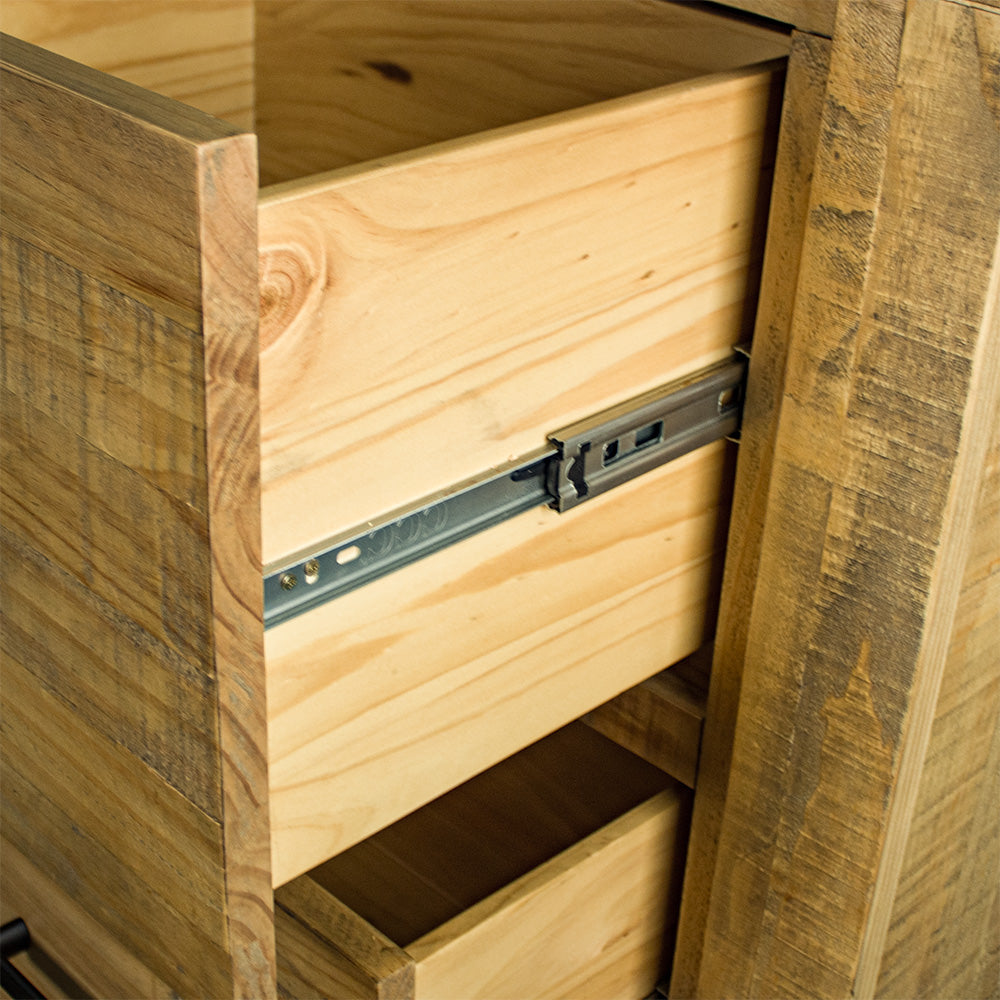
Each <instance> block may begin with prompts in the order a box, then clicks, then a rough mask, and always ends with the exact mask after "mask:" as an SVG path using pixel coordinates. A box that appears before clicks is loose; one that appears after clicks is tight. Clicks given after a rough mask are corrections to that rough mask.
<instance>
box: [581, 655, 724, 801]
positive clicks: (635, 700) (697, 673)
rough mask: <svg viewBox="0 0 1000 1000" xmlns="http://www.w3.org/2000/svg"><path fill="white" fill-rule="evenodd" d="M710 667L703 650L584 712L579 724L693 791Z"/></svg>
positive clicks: (709, 657) (710, 658) (709, 658)
mask: <svg viewBox="0 0 1000 1000" xmlns="http://www.w3.org/2000/svg"><path fill="white" fill-rule="evenodd" d="M711 663H712V647H711V646H710V645H707V646H703V647H702V648H701V649H699V650H697V651H696V652H694V653H692V654H691V655H690V656H686V657H685V658H684V659H683V660H681V661H680V662H679V663H675V664H674V665H673V666H672V667H670V669H669V670H663V671H661V672H660V673H658V674H656V676H654V677H650V678H649V680H648V681H643V683H642V684H637V685H636V686H635V687H631V688H629V689H628V690H627V691H623V692H622V693H621V694H620V695H618V697H617V698H613V699H612V700H611V701H608V702H605V703H604V704H603V705H600V706H599V707H597V708H595V709H594V710H593V711H592V712H588V713H587V714H586V715H585V716H584V717H583V721H584V722H586V723H587V725H588V726H591V727H592V728H594V729H596V730H597V731H598V732H599V733H601V734H603V735H604V736H607V737H608V739H611V740H614V741H615V742H616V743H620V744H621V745H622V746H623V747H626V748H628V749H629V750H631V751H632V753H634V754H637V755H638V756H639V757H642V758H643V759H644V760H648V761H649V762H650V763H651V764H655V765H656V766H657V767H658V768H660V769H661V770H663V771H666V772H667V774H669V775H671V776H672V777H674V778H676V779H677V780H678V781H680V782H683V783H684V784H685V785H687V787H688V788H694V787H695V782H696V780H697V777H698V759H699V757H700V754H701V735H702V728H703V726H704V723H705V702H706V699H707V696H708V677H709V672H710V668H711Z"/></svg>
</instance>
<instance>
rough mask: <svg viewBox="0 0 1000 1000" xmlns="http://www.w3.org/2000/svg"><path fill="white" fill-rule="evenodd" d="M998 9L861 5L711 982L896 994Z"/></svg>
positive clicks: (848, 28) (996, 106) (783, 471)
mask: <svg viewBox="0 0 1000 1000" xmlns="http://www.w3.org/2000/svg"><path fill="white" fill-rule="evenodd" d="M993 17H995V15H987V14H985V13H983V12H977V11H975V10H973V9H972V8H969V7H966V6H963V5H960V4H952V3H939V4H934V3H922V2H920V0H914V2H912V3H907V4H904V3H883V4H867V3H864V2H854V0H842V2H841V3H840V5H839V7H838V16H837V22H836V26H835V31H834V37H833V44H832V50H831V61H830V74H829V77H828V83H827V89H826V94H825V102H824V112H823V121H822V126H821V130H820V136H819V144H818V147H817V157H816V160H815V165H814V174H813V180H812V189H811V199H810V207H809V215H808V227H807V231H806V235H805V242H804V246H803V256H802V266H801V268H800V272H799V278H798V287H797V294H796V300H795V311H794V315H793V320H792V325H791V342H790V345H789V352H788V364H787V368H786V375H785V385H784V391H783V393H782V398H781V408H780V416H779V421H778V426H777V433H776V436H775V446H774V447H775V451H774V461H773V466H772V469H773V471H772V475H771V481H770V489H769V492H768V501H767V508H766V513H765V520H764V524H763V534H762V542H761V556H760V562H759V570H758V574H757V583H756V589H755V592H754V599H753V605H752V608H751V609H750V617H749V625H748V638H747V651H746V657H745V663H744V669H743V679H742V691H741V697H740V706H739V713H738V716H737V718H736V720H735V721H736V725H735V737H734V741H733V754H732V767H731V769H730V775H729V785H728V789H727V795H726V801H725V811H724V815H723V818H722V823H721V829H720V834H719V839H718V853H717V860H716V863H715V866H714V880H713V883H712V888H711V898H710V900H709V912H708V921H707V931H706V934H705V938H704V951H703V955H702V962H701V969H700V975H699V977H698V990H697V994H696V995H700V996H748V995H749V996H754V995H766V996H773V997H779V996H801V995H804V994H808V995H810V996H831V997H833V996H846V995H852V996H856V997H866V996H871V995H872V994H873V992H874V989H875V986H876V980H877V977H878V974H879V968H880V966H881V964H882V950H883V947H884V944H885V941H886V932H887V929H888V925H889V917H890V912H891V907H892V903H893V900H894V898H895V896H896V887H897V882H898V879H899V873H900V868H901V865H902V860H903V851H904V848H905V845H906V840H907V837H908V834H909V830H910V821H911V818H912V816H913V810H914V806H915V803H916V798H917V790H918V788H919V784H920V775H921V771H922V769H923V763H924V757H925V753H926V750H927V746H928V741H929V738H930V732H931V723H932V721H933V718H934V711H935V705H936V703H937V698H938V691H939V688H940V682H941V677H942V673H943V670H944V665H945V662H946V659H947V653H948V646H949V643H950V639H951V636H952V629H953V622H954V617H955V611H956V608H957V606H958V599H959V594H960V590H961V586H962V575H963V570H964V566H965V562H966V556H967V553H968V550H969V543H970V539H971V538H972V537H973V533H972V527H973V524H974V517H975V513H976V504H977V499H978V496H979V488H980V481H981V477H982V471H983V467H984V463H985V460H986V456H987V455H988V453H989V445H990V443H991V430H992V423H991V417H992V414H993V412H994V411H993V407H994V405H995V402H996V398H997V392H998V389H1000V328H998V325H997V319H996V308H997V297H998V296H997V289H998V285H997V280H998V272H997V268H998V265H1000V258H998V256H997V250H998V223H1000V142H998V141H997V140H998V135H1000V86H998V81H997V78H996V67H997V65H998V55H1000V50H998V47H997V44H996V42H997V36H996V33H995V32H994V31H993V29H992V27H991V26H990V25H988V24H987V22H988V21H991V18H993Z"/></svg>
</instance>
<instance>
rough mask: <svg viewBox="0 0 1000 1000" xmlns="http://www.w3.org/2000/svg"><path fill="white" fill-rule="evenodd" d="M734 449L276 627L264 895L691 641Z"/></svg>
mask: <svg viewBox="0 0 1000 1000" xmlns="http://www.w3.org/2000/svg"><path fill="white" fill-rule="evenodd" d="M727 448H728V446H725V445H724V444H722V443H720V444H717V445H714V446H710V447H708V448H705V449H702V450H700V451H698V452H695V453H692V454H691V455H688V456H686V457H685V458H682V459H679V460H678V461H677V462H675V463H672V464H670V465H669V466H666V467H664V468H662V469H659V470H657V471H655V472H651V473H649V474H648V475H646V476H643V477H641V478H640V479H638V480H635V481H634V482H632V483H629V484H627V485H625V486H622V487H619V488H618V489H616V490H614V491H612V492H609V493H606V494H604V495H603V496H600V497H597V498H596V499H594V500H593V501H591V502H589V503H587V504H585V505H583V506H581V507H579V508H577V509H576V510H574V511H571V512H570V513H569V514H567V515H563V516H560V515H558V514H556V513H555V512H553V511H550V510H548V509H546V508H540V509H539V510H538V511H535V512H530V513H528V514H524V515H521V516H520V517H517V518H514V519H512V520H510V521H508V522H506V523H505V524H502V525H499V526H497V527H495V528H492V529H490V530H489V531H488V532H483V533H482V534H480V535H478V536H475V537H473V538H470V539H467V540H466V541H464V542H462V543H460V544H458V545H455V546H452V547H451V548H449V549H446V550H443V551H441V552H438V553H436V554H435V555H433V556H431V557H429V558H427V559H424V560H422V561H421V562H420V563H416V564H414V565H412V566H409V567H407V568H405V569H403V570H401V571H399V572H398V573H395V574H393V575H391V576H389V577H385V578H384V579H382V580H379V581H377V582H376V583H373V584H370V585H369V586H366V587H362V588H360V589H359V590H356V591H354V592H352V593H350V594H346V595H344V596H343V597H340V598H338V599H337V600H336V601H333V602H331V603H329V604H327V605H325V606H323V607H321V608H317V609H315V610H314V611H312V612H310V613H309V614H307V615H302V616H300V617H299V618H296V619H293V620H292V621H289V622H286V623H284V624H282V625H279V626H276V627H275V628H271V629H268V631H267V634H266V637H265V646H266V653H267V661H268V734H269V745H270V759H271V768H270V774H271V828H272V841H273V844H274V860H273V866H274V878H275V884H276V885H280V884H282V883H283V882H284V881H287V880H288V879H290V878H292V877H294V876H295V875H297V874H298V873H299V872H302V871H305V870H306V869H308V868H311V867H313V866H314V865H316V864H318V863H319V862H321V861H324V860H325V859H326V858H328V857H331V856H332V855H334V854H335V853H337V852H338V851H340V850H343V849H344V848H346V847H347V846H349V845H350V844H352V843H355V842H357V841H358V840H360V839H362V838H363V837H366V836H368V835H369V834H371V833H373V832H374V831H375V830H377V829H379V828H381V827H383V826H385V825H386V824H388V823H390V822H392V821H394V820H396V819H398V818H399V817H400V816H402V815H404V814H405V813H407V812H409V811H410V810H412V809H414V808H416V807H417V806H419V805H422V804H423V803H424V802H427V801H428V800H430V799H431V798H434V797H435V796H437V795H440V794H441V793H443V792H445V791H447V790H448V789H449V788H452V787H454V786H455V785H457V784H458V783H459V782H461V781H464V780H466V779H467V778H469V777H470V776H471V775H473V774H475V773H477V772H479V771H481V770H483V769H485V768H486V767H489V766H491V765H492V764H494V763H496V762H497V761H498V760H501V759H503V758H504V757H507V756H508V755H510V754H512V753H514V752H515V751H517V750H519V749H520V748H521V747H523V746H526V745H527V744H529V743H531V742H533V741H534V740H537V739H539V738H541V737H542V736H544V735H545V734H546V733H549V732H551V731H553V730H554V729H557V728H558V727H560V726H563V725H565V724H567V723H568V722H570V721H571V720H572V719H574V718H576V717H578V716H580V715H581V714H583V713H584V712H586V711H588V710H589V709H592V708H594V707H596V706H597V705H599V704H601V703H603V702H604V701H607V700H608V699H609V698H611V697H614V696H615V695H617V694H619V693H620V692H621V691H622V690H624V689H625V688H628V687H631V686H632V685H634V684H637V683H639V682H640V681H642V680H644V679H645V678H647V677H649V676H651V675H652V674H654V673H656V672H657V671H659V670H661V669H663V666H664V664H667V663H672V662H675V661H676V660H678V659H680V658H681V657H683V656H685V655H687V654H688V653H690V652H692V651H693V650H695V649H697V648H698V647H699V646H700V645H702V643H703V642H705V641H706V639H707V638H708V634H707V630H708V628H709V627H710V625H709V623H710V622H711V620H712V616H713V610H712V604H713V594H714V592H715V587H716V585H717V583H716V576H715V566H716V565H717V562H716V560H717V556H716V555H714V554H713V553H716V552H718V551H719V549H718V548H717V547H718V546H719V545H720V543H721V540H722V537H723V535H724V532H725V530H726V521H725V511H726V509H727V503H728V501H727V497H728V494H729V487H728V484H727V478H728V475H729V472H728V470H727V461H726V450H727ZM372 788H378V789H379V795H378V796H377V797H373V796H372V794H371V789H372Z"/></svg>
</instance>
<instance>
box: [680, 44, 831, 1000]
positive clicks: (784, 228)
mask: <svg viewBox="0 0 1000 1000" xmlns="http://www.w3.org/2000/svg"><path fill="white" fill-rule="evenodd" d="M829 48H830V46H829V43H828V42H826V41H825V40H823V39H816V38H814V37H813V36H811V35H806V34H796V35H795V36H794V37H793V41H792V51H791V56H790V57H789V63H788V78H787V82H786V85H785V95H784V103H783V106H782V120H781V133H780V137H779V143H778V159H777V165H776V169H775V177H774V188H773V191H772V195H771V209H770V218H769V220H768V229H767V232H768V240H767V251H766V253H765V256H764V270H763V275H762V282H761V294H760V305H759V307H758V311H757V319H756V326H755V330H754V336H753V351H752V356H751V359H750V368H749V374H748V384H747V398H746V401H745V404H744V412H743V426H742V429H741V431H740V447H739V451H738V458H737V466H736V477H737V478H736V482H737V484H738V486H737V487H736V488H735V489H734V493H733V509H732V517H731V520H730V524H731V525H732V530H731V531H730V535H729V539H728V541H727V546H726V565H725V575H724V578H723V589H722V596H721V600H720V605H719V617H718V621H717V623H716V634H715V644H714V651H713V662H712V676H711V683H710V685H709V691H708V701H707V703H706V717H705V726H704V734H703V739H702V752H701V757H700V760H699V768H698V788H697V795H696V796H695V803H694V812H693V815H692V820H691V843H690V845H689V849H688V867H687V873H686V876H685V884H684V898H683V901H682V904H681V917H680V925H679V927H678V932H677V954H676V958H675V961H674V967H673V971H672V979H671V990H672V992H673V993H674V994H676V995H677V996H682V997H689V996H694V995H695V991H696V988H697V973H698V969H699V968H700V964H701V956H702V945H703V941H704V935H705V921H706V919H707V908H708V902H709V898H710V892H711V881H712V877H713V873H714V871H715V857H716V847H717V844H718V835H719V825H720V824H721V822H722V815H723V810H724V808H725V801H726V788H727V786H728V782H729V771H730V767H731V765H732V739H733V730H734V728H735V725H736V717H737V712H738V711H739V705H740V693H741V682H742V676H743V664H744V660H745V658H746V644H747V630H748V627H749V620H750V610H751V608H752V606H753V600H754V593H755V590H756V586H757V578H758V563H759V559H760V547H761V536H762V533H763V525H764V520H765V517H766V513H767V503H768V491H769V487H770V481H771V466H772V460H773V453H774V437H775V435H776V433H777V427H778V417H779V413H780V407H781V398H782V394H783V392H784V381H785V366H786V363H787V355H788V350H789V340H790V336H789V335H790V329H791V325H792V314H793V310H794V305H795V291H796V286H797V283H798V276H799V267H800V254H801V247H802V241H803V238H804V236H805V232H806V226H807V223H808V213H809V195H810V189H811V184H812V170H813V161H814V160H815V157H816V149H817V142H818V139H819V130H820V120H821V115H822V110H823V105H822V102H823V95H824V91H825V84H826V76H827V71H828V65H829Z"/></svg>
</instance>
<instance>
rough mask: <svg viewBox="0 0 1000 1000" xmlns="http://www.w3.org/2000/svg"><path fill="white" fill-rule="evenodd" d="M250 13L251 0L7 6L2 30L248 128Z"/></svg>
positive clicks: (62, 0)
mask: <svg viewBox="0 0 1000 1000" xmlns="http://www.w3.org/2000/svg"><path fill="white" fill-rule="evenodd" d="M253 8H254V4H253V0H197V2H196V3H192V2H190V0H155V2H149V0H4V3H3V5H2V6H0V31H4V32H6V33H7V34H9V35H13V36H14V37H16V38H20V39H22V40H23V41H26V42H31V43H33V44H34V45H39V46H41V47H43V48H45V49H47V50H48V51H50V52H56V53H58V54H59V55H61V56H66V57H67V58H69V59H73V60H75V61H76V62H80V63H83V64H84V65H86V66H91V67H93V68H94V69H99V70H101V71H102V72H104V73H109V74H111V75H112V76H115V77H118V78H120V79H122V80H128V81H129V82H130V83H135V84H138V85H139V86H140V87H145V88H146V89H147V90H152V91H155V92H156V93H157V94H162V95H163V96H164V97H170V98H173V99H174V100H176V101H181V102H183V103H184V104H189V105H191V107H194V108H198V109H199V110H200V111H204V112H205V113H206V114H210V115H213V116H214V117H216V118H224V119H225V120H226V121H228V122H231V123H232V124H233V125H236V126H237V127H238V128H241V129H252V128H253V123H254V111H253V105H254V100H253V92H254V80H253V76H254V39H253V31H254V21H253Z"/></svg>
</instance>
